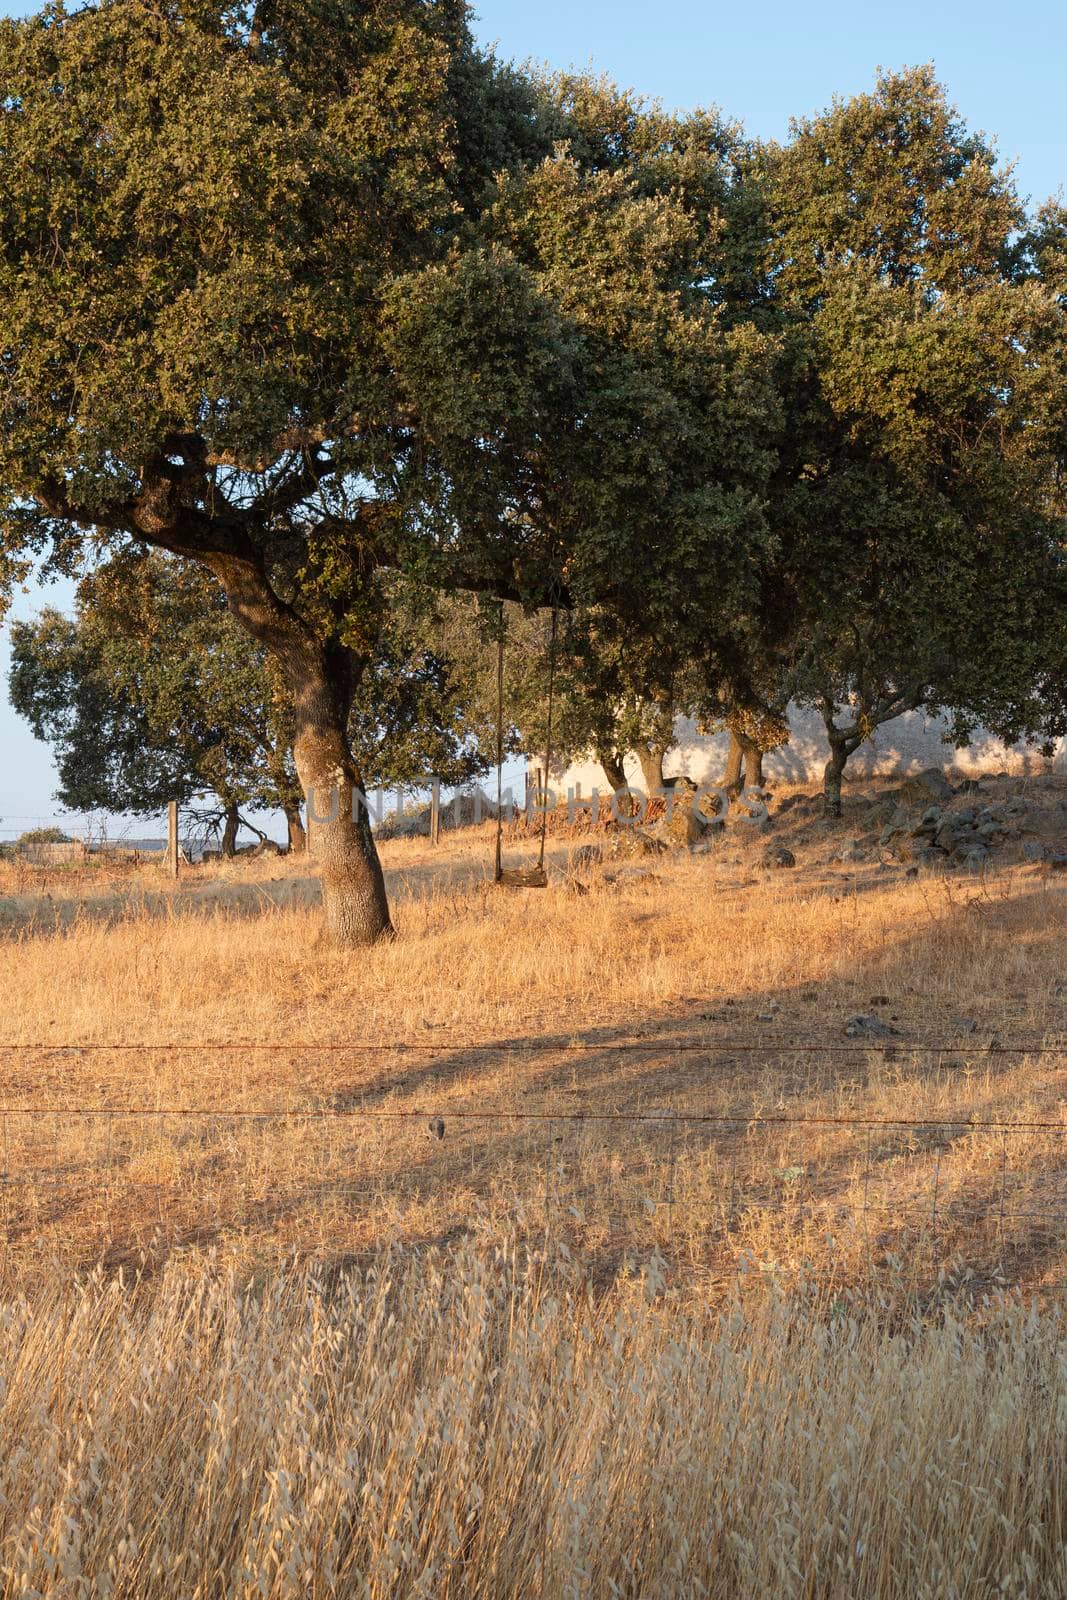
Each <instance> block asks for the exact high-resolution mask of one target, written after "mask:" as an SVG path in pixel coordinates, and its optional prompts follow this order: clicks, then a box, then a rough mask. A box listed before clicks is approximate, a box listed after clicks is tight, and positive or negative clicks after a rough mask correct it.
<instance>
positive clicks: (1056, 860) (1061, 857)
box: [1045, 850, 1067, 872]
mask: <svg viewBox="0 0 1067 1600" xmlns="http://www.w3.org/2000/svg"><path fill="white" fill-rule="evenodd" d="M1045 865H1046V867H1047V868H1048V870H1049V871H1050V872H1067V851H1064V850H1057V851H1056V852H1055V853H1054V854H1053V855H1049V856H1046V857H1045Z"/></svg>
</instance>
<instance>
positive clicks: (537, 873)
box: [493, 601, 559, 889]
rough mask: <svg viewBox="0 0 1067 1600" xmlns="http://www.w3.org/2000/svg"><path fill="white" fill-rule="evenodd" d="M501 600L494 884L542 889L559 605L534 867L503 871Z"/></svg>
mask: <svg viewBox="0 0 1067 1600" xmlns="http://www.w3.org/2000/svg"><path fill="white" fill-rule="evenodd" d="M504 632H505V624H504V603H503V601H501V602H500V610H499V613H498V631H497V639H496V862H495V866H494V871H493V881H494V883H506V884H508V885H510V886H512V887H514V888H524V889H543V888H544V887H545V886H546V884H547V882H548V879H547V877H546V876H545V845H546V842H547V837H548V774H549V771H550V769H551V766H552V715H553V711H554V708H555V693H556V642H557V639H558V637H559V605H558V604H556V605H554V606H553V607H552V633H551V636H550V640H549V647H548V716H547V719H546V729H545V771H544V792H543V794H542V796H541V799H542V802H543V804H542V807H541V842H540V847H539V850H538V857H537V866H536V868H533V869H531V868H526V869H521V868H517V869H515V870H514V871H512V872H505V871H504Z"/></svg>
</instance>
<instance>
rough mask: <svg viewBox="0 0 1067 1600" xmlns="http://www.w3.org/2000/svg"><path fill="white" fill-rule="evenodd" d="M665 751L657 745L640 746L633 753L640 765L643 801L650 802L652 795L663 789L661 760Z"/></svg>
mask: <svg viewBox="0 0 1067 1600" xmlns="http://www.w3.org/2000/svg"><path fill="white" fill-rule="evenodd" d="M666 753H667V752H666V751H665V750H663V749H661V748H660V747H659V746H658V745H652V744H641V745H638V746H637V750H636V752H635V754H636V756H637V759H638V761H639V762H640V763H641V781H642V782H643V783H644V786H645V799H646V800H651V799H652V797H653V795H656V794H658V793H659V791H660V790H661V789H662V788H664V787H665V785H664V782H663V758H664V756H665V755H666Z"/></svg>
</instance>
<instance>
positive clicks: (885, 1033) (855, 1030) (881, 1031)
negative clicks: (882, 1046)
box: [845, 1013, 898, 1039]
mask: <svg viewBox="0 0 1067 1600" xmlns="http://www.w3.org/2000/svg"><path fill="white" fill-rule="evenodd" d="M897 1031H898V1030H897V1029H896V1028H891V1027H890V1026H889V1024H888V1022H883V1021H882V1019H881V1018H880V1017H869V1016H865V1015H863V1014H862V1013H861V1014H860V1015H858V1016H855V1017H849V1019H848V1021H847V1023H846V1024H845V1038H846V1039H887V1038H889V1037H890V1036H891V1035H893V1034H895V1033H896V1032H897Z"/></svg>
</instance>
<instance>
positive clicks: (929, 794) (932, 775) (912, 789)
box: [896, 767, 955, 805]
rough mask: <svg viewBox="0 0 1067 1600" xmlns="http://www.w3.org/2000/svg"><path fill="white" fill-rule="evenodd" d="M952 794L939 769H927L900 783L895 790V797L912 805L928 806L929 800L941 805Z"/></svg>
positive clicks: (951, 788) (949, 798)
mask: <svg viewBox="0 0 1067 1600" xmlns="http://www.w3.org/2000/svg"><path fill="white" fill-rule="evenodd" d="M954 793H955V790H954V789H953V787H952V785H951V783H949V781H948V779H947V778H946V777H945V774H944V773H943V772H942V771H941V769H940V767H927V769H926V771H925V772H919V773H917V774H916V775H915V777H913V778H908V779H907V781H906V782H905V783H902V784H901V786H900V788H899V789H897V790H896V797H897V798H898V799H900V800H903V801H906V802H910V803H911V804H912V805H922V804H924V803H925V804H926V805H929V804H930V801H931V800H940V801H941V802H942V803H944V802H946V801H949V800H951V799H952V797H953V795H954Z"/></svg>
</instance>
